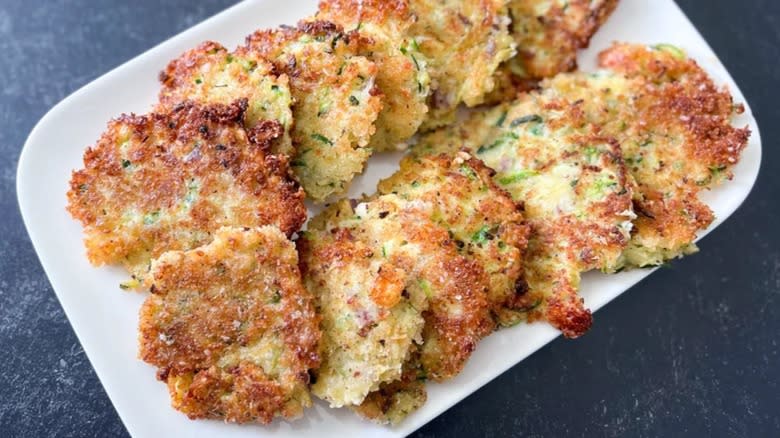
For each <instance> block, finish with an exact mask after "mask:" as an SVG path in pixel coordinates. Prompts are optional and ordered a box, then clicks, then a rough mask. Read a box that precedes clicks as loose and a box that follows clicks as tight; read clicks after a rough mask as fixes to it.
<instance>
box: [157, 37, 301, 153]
mask: <svg viewBox="0 0 780 438" xmlns="http://www.w3.org/2000/svg"><path fill="white" fill-rule="evenodd" d="M160 82H161V83H162V89H161V90H160V97H159V98H160V102H159V104H158V107H157V109H156V110H155V112H169V111H171V110H172V109H173V108H174V107H176V106H177V105H179V104H181V103H182V102H184V101H191V102H196V103H199V104H211V103H221V104H224V105H229V104H231V103H233V102H235V101H237V100H239V99H246V100H247V104H248V106H247V110H246V112H245V113H244V125H245V126H246V127H247V128H250V129H251V128H254V127H255V126H256V125H257V124H258V123H262V122H263V121H269V120H273V121H277V122H279V124H281V125H282V128H283V134H282V138H281V139H280V140H279V141H277V142H276V143H275V145H274V153H284V154H287V155H290V154H292V141H291V140H290V127H291V126H292V121H293V120H292V110H291V109H290V106H291V105H292V96H291V95H290V87H289V84H288V82H289V81H288V79H287V76H285V75H281V76H277V75H276V74H275V73H274V66H273V65H272V64H271V63H270V62H268V61H266V60H264V59H262V58H260V57H258V56H253V54H252V53H244V54H242V55H238V54H235V53H230V52H229V51H228V50H227V49H226V48H224V47H222V46H221V45H220V44H219V43H215V42H213V41H206V42H204V43H202V44H201V45H199V46H198V47H196V48H194V49H192V50H188V51H187V52H185V53H183V54H182V55H181V56H180V57H179V58H177V59H174V60H173V61H171V62H170V63H169V64H168V66H167V67H166V68H165V70H163V71H162V72H160Z"/></svg>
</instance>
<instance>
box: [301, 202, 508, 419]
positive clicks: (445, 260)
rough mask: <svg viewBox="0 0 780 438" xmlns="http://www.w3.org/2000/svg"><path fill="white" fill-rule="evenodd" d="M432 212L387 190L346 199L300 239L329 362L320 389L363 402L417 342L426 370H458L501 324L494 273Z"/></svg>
mask: <svg viewBox="0 0 780 438" xmlns="http://www.w3.org/2000/svg"><path fill="white" fill-rule="evenodd" d="M431 213H432V210H430V209H429V210H423V209H422V208H409V207H408V206H407V205H406V203H405V202H403V200H402V199H400V198H398V197H397V196H394V195H385V196H381V197H379V198H376V199H373V200H371V201H369V202H364V203H361V204H359V205H357V206H356V207H355V208H353V207H352V206H351V205H350V203H349V201H342V202H340V203H338V204H336V205H334V206H332V207H330V208H329V209H327V210H326V211H325V212H323V213H322V214H321V215H320V216H319V217H317V218H315V219H313V221H312V223H310V226H309V230H308V231H307V232H306V233H305V234H304V235H303V237H302V238H301V239H300V240H299V251H300V253H301V264H302V273H303V276H304V282H305V284H306V285H307V287H308V288H309V289H310V290H311V291H312V292H313V293H314V294H315V296H316V297H317V299H318V306H319V311H320V312H321V315H322V318H323V325H322V326H323V342H322V354H323V362H322V366H321V367H320V369H319V370H318V371H317V373H318V374H317V381H316V382H315V383H314V385H313V386H312V392H313V393H314V394H315V395H317V396H319V397H321V398H323V399H325V400H327V401H328V402H329V403H330V404H331V405H332V406H343V405H357V404H360V403H362V402H363V400H364V399H365V398H366V396H367V395H368V394H369V392H371V391H375V390H377V389H379V387H380V384H382V383H389V382H392V381H395V380H397V379H399V378H400V377H401V375H402V368H403V365H404V362H406V360H407V359H408V358H409V356H410V353H411V352H412V351H413V350H416V349H417V347H415V346H414V345H413V343H418V344H422V345H421V346H420V347H419V348H420V364H421V367H422V368H423V370H424V372H425V373H426V375H427V376H429V377H431V378H434V379H445V378H447V377H450V376H452V375H454V374H457V373H458V372H459V371H460V370H461V369H462V367H463V365H464V364H465V361H466V360H467V359H468V357H469V356H470V354H471V352H472V351H473V350H474V348H475V347H476V343H477V342H478V341H479V340H480V339H481V338H482V337H484V336H486V335H487V334H488V333H490V331H491V330H492V328H493V324H492V321H491V318H490V313H489V306H488V302H487V296H486V294H487V288H488V278H487V276H486V275H485V274H484V272H483V271H482V270H481V268H480V267H479V265H477V264H476V263H474V262H471V261H469V260H467V259H465V258H464V257H462V256H461V255H459V254H458V249H457V247H456V246H455V244H454V243H453V241H452V239H451V238H450V236H449V234H448V232H447V230H446V229H445V228H443V227H441V226H439V225H437V224H435V223H433V222H432V221H430V219H429V217H430V215H431Z"/></svg>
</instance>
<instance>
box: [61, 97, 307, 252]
mask: <svg viewBox="0 0 780 438" xmlns="http://www.w3.org/2000/svg"><path fill="white" fill-rule="evenodd" d="M246 105H247V103H246V100H240V101H237V102H235V103H234V104H232V105H208V106H199V105H195V104H192V103H186V102H185V103H182V104H180V105H177V106H176V107H175V108H174V109H173V110H172V111H171V112H170V113H152V114H148V115H142V116H137V115H134V114H130V115H127V114H126V115H122V116H120V117H119V118H117V119H115V120H113V121H111V122H110V123H109V125H108V129H107V131H106V132H105V133H104V134H103V135H102V136H101V138H100V139H99V140H98V142H97V143H96V144H95V145H94V146H92V147H90V148H88V149H87V151H86V152H85V154H84V168H83V169H81V170H78V171H75V172H74V173H73V175H72V178H71V181H70V191H69V192H68V207H67V208H68V211H69V212H70V213H71V214H72V215H73V217H74V218H76V219H78V220H79V221H81V223H82V224H83V225H84V227H85V229H86V232H87V235H88V239H87V246H88V248H87V252H88V256H89V258H90V261H92V262H93V263H94V264H110V263H125V262H127V260H128V258H129V257H131V256H134V255H137V254H138V253H139V252H147V253H148V255H149V257H150V258H154V257H156V256H158V255H160V254H161V253H162V252H164V251H167V250H172V249H188V248H189V247H190V244H195V245H197V244H201V243H205V242H189V243H185V242H182V241H180V239H179V238H177V237H176V233H177V232H179V231H185V232H191V233H193V232H203V233H206V234H210V233H212V232H213V231H216V229H217V228H219V227H220V226H223V225H238V226H256V225H265V224H274V225H277V226H278V227H279V228H280V229H281V230H283V231H284V232H285V233H286V234H288V235H290V234H292V233H294V232H296V231H297V230H298V229H300V227H301V225H302V224H303V222H304V221H305V220H306V209H305V206H304V205H303V197H304V195H303V191H302V190H301V189H300V188H299V187H298V185H297V183H296V182H295V181H294V180H293V179H292V178H291V176H290V175H289V169H288V165H287V160H286V158H283V157H279V156H275V155H271V154H269V153H268V150H269V148H270V147H271V144H272V142H273V141H275V139H276V138H278V136H279V133H280V132H281V130H280V129H281V128H280V127H279V126H277V125H278V123H276V122H266V123H263V124H260V125H258V126H257V127H255V128H254V129H253V130H252V131H250V132H249V133H247V132H246V131H245V130H244V128H243V126H242V124H241V119H242V116H243V113H244V111H245V110H246ZM124 129H128V130H129V136H128V138H127V141H128V144H129V146H128V151H127V152H126V157H127V158H125V159H123V158H122V152H121V151H120V145H121V143H123V142H124V140H125V139H124V138H123V137H122V134H121V131H122V130H124ZM196 143H197V144H199V146H198V148H197V153H193V150H194V149H193V145H194V144H196ZM130 165H132V166H133V167H134V168H135V169H136V170H135V171H133V172H127V171H126V169H124V167H127V166H130ZM221 175H228V176H230V177H232V178H233V179H234V181H235V182H234V185H233V186H232V188H233V189H234V190H236V191H237V193H223V194H224V195H226V196H235V195H240V196H242V197H243V199H244V200H245V201H246V202H242V203H241V205H238V206H236V207H234V208H232V209H231V211H232V213H233V215H234V219H233V220H232V222H233V223H225V220H224V218H221V217H217V216H215V213H216V212H217V208H218V206H217V205H212V203H211V202H209V201H208V198H207V197H208V196H209V195H211V194H212V193H216V192H218V191H221V190H224V189H225V188H226V187H223V184H222V183H221V182H220V177H221ZM193 178H197V179H199V180H200V181H201V187H200V191H199V192H200V194H201V195H202V197H201V199H200V200H199V201H198V202H196V203H195V204H194V205H193V206H192V208H191V210H190V211H189V212H188V214H187V215H186V217H184V218H183V219H181V220H180V221H178V222H177V223H176V224H175V225H174V227H173V228H156V227H149V228H146V227H141V228H140V229H138V230H136V231H137V235H136V236H133V237H131V238H129V239H124V238H122V237H117V236H115V237H113V238H111V237H109V236H112V235H115V234H116V233H117V230H122V229H123V228H122V227H123V225H122V214H123V212H124V211H127V210H128V209H131V208H133V209H136V210H138V211H140V212H142V213H149V212H155V211H165V210H166V209H170V208H173V207H174V206H175V205H176V204H177V203H178V202H180V201H181V200H182V199H183V198H184V196H185V194H186V192H187V187H186V186H187V183H188V181H190V180H191V179H193ZM96 239H97V240H105V241H104V242H102V243H96Z"/></svg>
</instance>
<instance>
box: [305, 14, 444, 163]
mask: <svg viewBox="0 0 780 438" xmlns="http://www.w3.org/2000/svg"><path fill="white" fill-rule="evenodd" d="M408 3H409V2H408V0H391V1H387V0H325V1H322V2H320V6H319V11H318V12H317V15H316V17H315V18H316V19H318V20H326V21H331V22H334V23H336V24H338V25H340V26H343V27H344V29H345V30H346V31H348V32H359V33H360V35H362V36H364V37H365V38H360V39H358V42H359V46H360V47H359V50H360V53H361V54H365V55H366V56H367V57H369V59H371V60H372V61H374V62H375V63H376V65H377V68H378V70H377V76H376V84H377V85H378V86H379V89H380V90H382V93H383V94H384V107H383V108H382V111H381V112H380V113H379V117H378V118H377V121H376V133H375V134H374V136H373V137H371V143H370V146H371V148H372V149H374V150H392V149H402V148H404V147H405V146H406V141H407V140H409V138H410V137H411V136H412V135H414V134H415V132H417V128H419V126H420V124H421V123H422V121H423V120H424V119H425V115H426V113H427V112H428V105H427V104H426V100H427V98H428V94H429V93H430V75H429V73H428V61H427V59H426V58H425V56H424V55H423V54H422V53H420V48H419V46H418V45H417V41H416V39H415V38H414V35H412V34H411V33H410V32H409V27H410V26H411V24H412V21H413V19H414V17H413V16H412V14H411V11H410V10H409V5H408Z"/></svg>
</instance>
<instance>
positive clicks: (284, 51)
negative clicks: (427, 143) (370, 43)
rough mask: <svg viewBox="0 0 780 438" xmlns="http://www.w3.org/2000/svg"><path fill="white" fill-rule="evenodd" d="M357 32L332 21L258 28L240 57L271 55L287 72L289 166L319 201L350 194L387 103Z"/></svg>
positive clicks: (369, 151) (265, 56)
mask: <svg viewBox="0 0 780 438" xmlns="http://www.w3.org/2000/svg"><path fill="white" fill-rule="evenodd" d="M357 38H358V37H356V36H354V35H352V36H351V35H348V34H345V33H344V32H343V29H342V28H341V27H339V26H337V25H335V24H333V23H329V22H324V21H314V22H308V23H307V22H303V23H301V24H300V25H299V26H298V27H281V28H279V29H275V30H261V31H257V32H255V33H254V34H252V35H250V36H249V37H247V40H246V45H245V46H242V47H239V48H238V49H237V50H236V53H237V54H238V55H239V56H250V54H254V56H258V57H262V58H266V59H269V60H271V62H273V63H274V65H275V66H276V68H277V70H278V71H279V72H282V73H284V74H286V75H287V76H288V77H289V78H290V89H291V91H292V96H293V98H294V100H295V103H294V104H293V117H294V118H295V123H294V127H293V130H292V140H293V144H294V146H295V156H294V159H293V161H292V162H291V165H292V166H293V170H294V172H295V174H296V176H297V177H298V179H299V180H300V182H301V185H303V188H304V190H306V194H307V195H308V196H309V197H310V198H312V199H313V200H315V201H322V200H324V199H326V198H328V197H329V196H331V195H337V194H341V193H343V192H345V191H346V190H347V188H348V187H349V183H350V182H351V181H352V179H353V178H354V176H355V175H356V174H358V173H360V172H361V171H362V170H363V166H364V164H365V162H366V160H368V157H369V156H370V155H371V148H370V147H369V146H368V145H369V140H370V139H371V136H372V135H373V134H374V132H375V127H374V122H375V121H376V119H377V116H378V114H379V112H380V110H381V109H382V94H381V92H380V91H379V88H378V87H377V86H376V77H377V74H378V71H377V66H376V64H374V62H372V61H370V60H369V59H368V58H366V57H364V56H359V55H358V54H357V53H358V52H359V48H358V42H357V41H356V39H357Z"/></svg>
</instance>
